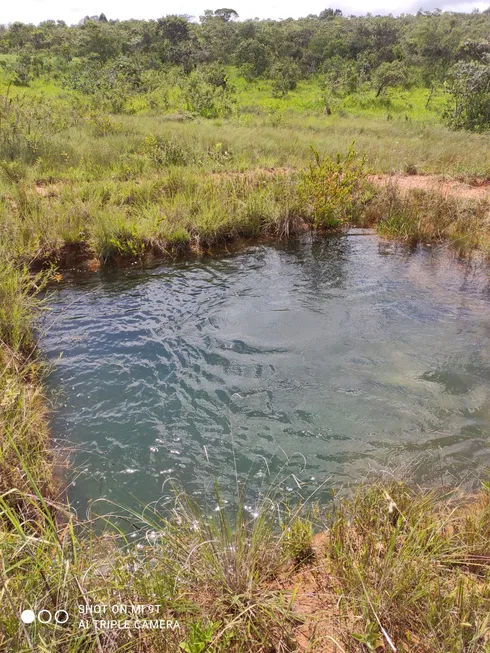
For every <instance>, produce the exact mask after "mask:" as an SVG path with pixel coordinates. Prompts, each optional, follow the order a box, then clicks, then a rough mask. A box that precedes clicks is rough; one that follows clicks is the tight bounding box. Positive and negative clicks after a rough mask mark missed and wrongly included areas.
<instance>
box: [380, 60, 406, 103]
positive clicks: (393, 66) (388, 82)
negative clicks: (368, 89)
mask: <svg viewBox="0 0 490 653" xmlns="http://www.w3.org/2000/svg"><path fill="white" fill-rule="evenodd" d="M373 81H374V86H375V88H376V97H379V96H380V95H381V93H382V92H383V91H385V90H386V89H387V88H389V87H390V86H404V85H405V84H406V83H407V81H408V71H407V67H406V66H405V64H404V63H403V61H392V62H391V63H388V62H387V61H384V62H383V63H382V64H381V65H380V66H379V67H378V68H377V69H376V71H375V72H374V78H373Z"/></svg>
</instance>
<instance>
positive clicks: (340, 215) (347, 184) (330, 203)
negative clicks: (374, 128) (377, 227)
mask: <svg viewBox="0 0 490 653" xmlns="http://www.w3.org/2000/svg"><path fill="white" fill-rule="evenodd" d="M312 149H313V148H312ZM313 155H314V162H313V163H312V164H310V167H309V168H308V170H306V171H304V172H302V173H301V175H300V182H299V195H300V199H301V201H302V202H303V204H304V207H305V210H306V213H307V214H308V215H309V217H310V218H311V219H312V220H313V223H314V225H315V226H316V227H337V226H339V225H340V224H341V223H342V222H345V221H347V220H350V219H353V218H355V217H356V216H357V215H358V213H359V209H360V208H361V206H362V204H363V200H364V199H365V197H366V190H365V185H364V182H365V179H366V175H367V171H366V168H365V157H364V156H362V157H360V158H359V157H358V155H357V153H356V151H355V150H354V148H353V147H352V146H351V147H350V148H349V151H348V153H347V156H346V157H345V158H342V157H341V155H340V154H337V156H336V158H335V159H333V158H331V157H328V156H325V157H321V156H320V154H319V153H318V152H317V151H316V150H314V149H313Z"/></svg>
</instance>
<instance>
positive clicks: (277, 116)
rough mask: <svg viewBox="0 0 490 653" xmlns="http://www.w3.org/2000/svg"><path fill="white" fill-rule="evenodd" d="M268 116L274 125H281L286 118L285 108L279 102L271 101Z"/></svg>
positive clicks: (268, 106)
mask: <svg viewBox="0 0 490 653" xmlns="http://www.w3.org/2000/svg"><path fill="white" fill-rule="evenodd" d="M267 117H268V119H269V123H270V124H271V125H272V126H273V127H279V125H281V124H282V121H283V120H284V109H282V107H280V106H279V104H277V102H270V103H269V104H268V105H267Z"/></svg>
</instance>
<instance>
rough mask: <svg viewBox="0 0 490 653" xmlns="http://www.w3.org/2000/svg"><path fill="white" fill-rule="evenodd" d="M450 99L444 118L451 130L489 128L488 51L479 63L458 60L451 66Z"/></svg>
mask: <svg viewBox="0 0 490 653" xmlns="http://www.w3.org/2000/svg"><path fill="white" fill-rule="evenodd" d="M448 90H449V93H450V96H451V99H450V102H449V104H448V106H447V108H446V111H445V114H444V117H445V119H446V122H447V123H448V125H449V126H450V127H453V128H454V129H468V130H470V131H485V130H487V129H489V128H490V54H487V55H485V56H484V57H483V59H482V60H481V61H479V62H469V63H459V64H457V65H456V66H455V67H454V68H453V69H452V76H451V81H450V84H449V89H448Z"/></svg>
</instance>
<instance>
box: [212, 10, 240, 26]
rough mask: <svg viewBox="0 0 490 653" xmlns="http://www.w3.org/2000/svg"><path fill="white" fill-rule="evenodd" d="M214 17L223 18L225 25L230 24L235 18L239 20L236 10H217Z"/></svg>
mask: <svg viewBox="0 0 490 653" xmlns="http://www.w3.org/2000/svg"><path fill="white" fill-rule="evenodd" d="M214 15H215V16H218V18H221V20H223V21H224V22H225V23H228V22H229V21H230V20H232V19H234V18H238V14H237V12H236V11H235V10H234V9H216V11H215V12H214Z"/></svg>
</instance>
